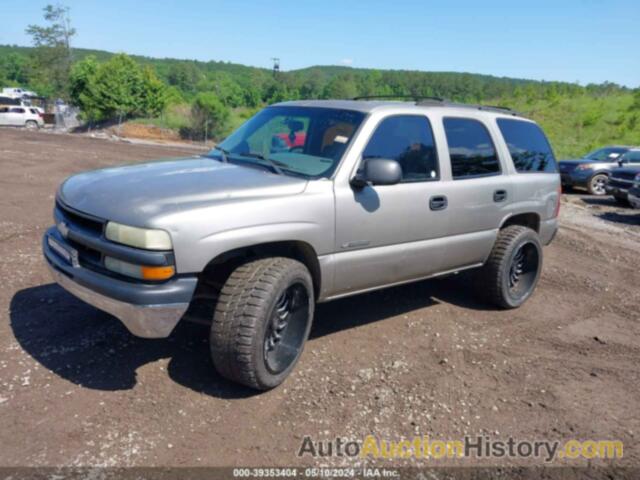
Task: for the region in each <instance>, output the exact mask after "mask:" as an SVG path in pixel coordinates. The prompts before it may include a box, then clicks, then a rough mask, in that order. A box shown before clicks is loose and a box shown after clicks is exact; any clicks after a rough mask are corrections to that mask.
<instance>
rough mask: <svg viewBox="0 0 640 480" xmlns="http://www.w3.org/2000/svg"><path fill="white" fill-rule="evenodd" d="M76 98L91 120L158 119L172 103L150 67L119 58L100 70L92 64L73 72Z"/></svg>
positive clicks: (82, 64) (85, 63)
mask: <svg viewBox="0 0 640 480" xmlns="http://www.w3.org/2000/svg"><path fill="white" fill-rule="evenodd" d="M73 73H74V75H73V78H74V86H75V87H76V88H77V90H75V91H74V96H76V97H77V99H78V104H79V105H80V106H81V107H82V108H83V110H84V111H85V113H86V115H87V117H88V118H89V119H91V120H109V119H116V118H117V119H118V120H123V119H125V118H129V117H133V116H136V115H141V116H158V115H160V114H161V113H162V111H163V110H164V109H165V107H166V105H167V102H168V100H169V92H168V91H167V87H166V86H165V84H164V83H162V81H161V80H159V79H158V77H157V76H156V74H155V72H154V70H153V69H152V68H151V67H146V68H141V67H140V66H139V65H138V64H137V63H136V62H135V60H133V59H132V58H131V57H129V56H128V55H125V54H118V55H115V56H113V57H111V59H109V60H108V61H107V62H104V63H102V64H100V65H98V66H97V67H95V63H94V61H93V60H85V61H83V62H80V63H79V64H78V65H77V66H76V68H74V72H73Z"/></svg>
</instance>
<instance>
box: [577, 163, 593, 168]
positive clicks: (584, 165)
mask: <svg viewBox="0 0 640 480" xmlns="http://www.w3.org/2000/svg"><path fill="white" fill-rule="evenodd" d="M594 168H595V165H594V164H593V163H581V164H580V165H578V166H577V167H576V170H592V169H594Z"/></svg>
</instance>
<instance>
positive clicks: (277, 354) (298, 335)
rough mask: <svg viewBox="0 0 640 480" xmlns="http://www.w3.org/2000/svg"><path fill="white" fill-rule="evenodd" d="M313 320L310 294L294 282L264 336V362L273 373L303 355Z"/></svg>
mask: <svg viewBox="0 0 640 480" xmlns="http://www.w3.org/2000/svg"><path fill="white" fill-rule="evenodd" d="M308 322H309V295H308V293H307V289H306V288H305V286H304V285H303V284H301V283H294V284H293V285H290V286H289V287H288V288H287V289H286V290H285V291H284V292H283V293H282V295H280V297H279V298H278V300H277V301H276V303H275V305H274V307H273V311H272V312H271V315H270V318H269V324H268V325H267V329H266V332H265V337H264V348H263V353H264V362H265V366H266V367H267V370H269V372H270V373H272V374H278V373H282V372H283V371H285V370H286V369H287V368H288V367H289V366H290V365H291V364H292V363H293V362H295V360H296V359H297V358H298V355H300V351H301V350H302V347H303V345H304V341H305V337H306V332H307V324H308Z"/></svg>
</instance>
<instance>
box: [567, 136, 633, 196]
mask: <svg viewBox="0 0 640 480" xmlns="http://www.w3.org/2000/svg"><path fill="white" fill-rule="evenodd" d="M630 149H631V147H627V146H621V145H612V146H608V147H603V148H599V149H598V150H595V151H593V152H591V153H589V154H587V155H585V156H584V157H583V158H579V159H574V160H562V161H560V162H559V168H560V178H561V181H562V187H563V188H565V189H566V188H573V187H580V188H586V189H587V190H588V191H589V193H590V194H592V195H606V193H607V192H606V190H605V185H606V184H607V180H608V178H609V174H610V172H611V170H612V169H614V168H616V167H618V166H619V164H618V160H619V159H620V157H621V156H622V155H624V154H625V153H627V152H628V151H629V150H630Z"/></svg>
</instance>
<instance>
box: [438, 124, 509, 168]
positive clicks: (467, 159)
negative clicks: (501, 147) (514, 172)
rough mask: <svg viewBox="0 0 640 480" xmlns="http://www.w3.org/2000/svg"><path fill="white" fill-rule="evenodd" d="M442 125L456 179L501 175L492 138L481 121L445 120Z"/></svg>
mask: <svg viewBox="0 0 640 480" xmlns="http://www.w3.org/2000/svg"><path fill="white" fill-rule="evenodd" d="M442 123H443V125H444V131H445V134H446V136H447V143H448V144H449V158H450V159H451V171H452V174H453V178H454V179H462V178H472V177H477V176H485V175H497V174H499V173H500V162H499V161H498V155H497V154H496V149H495V147H494V145H493V141H492V140H491V135H489V131H488V130H487V128H486V127H485V126H484V125H483V124H482V123H481V122H479V121H477V120H473V119H471V118H445V119H444V120H443V121H442Z"/></svg>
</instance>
